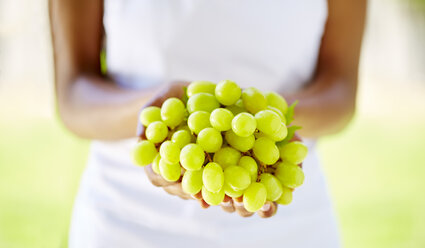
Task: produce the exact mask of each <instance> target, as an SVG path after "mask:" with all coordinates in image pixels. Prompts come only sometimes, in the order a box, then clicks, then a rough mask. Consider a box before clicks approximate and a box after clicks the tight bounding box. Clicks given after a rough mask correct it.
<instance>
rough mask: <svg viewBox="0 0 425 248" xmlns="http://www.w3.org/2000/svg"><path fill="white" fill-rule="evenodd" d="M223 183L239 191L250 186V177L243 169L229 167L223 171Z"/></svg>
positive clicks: (235, 166)
mask: <svg viewBox="0 0 425 248" xmlns="http://www.w3.org/2000/svg"><path fill="white" fill-rule="evenodd" d="M224 182H225V184H228V185H229V186H230V187H232V189H234V190H237V191H240V190H244V189H246V188H248V186H249V185H250V184H251V176H250V175H249V172H248V171H247V170H245V168H242V167H240V166H237V165H231V166H229V167H227V168H226V169H225V170H224Z"/></svg>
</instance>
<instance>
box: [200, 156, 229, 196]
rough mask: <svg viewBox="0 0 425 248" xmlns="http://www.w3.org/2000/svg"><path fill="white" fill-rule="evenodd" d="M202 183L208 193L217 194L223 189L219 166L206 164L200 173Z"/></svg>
mask: <svg viewBox="0 0 425 248" xmlns="http://www.w3.org/2000/svg"><path fill="white" fill-rule="evenodd" d="M202 182H204V186H205V188H207V190H208V191H210V192H213V193H217V192H219V191H220V190H221V189H222V188H223V183H224V173H223V169H222V168H221V166H220V165H219V164H217V163H214V162H210V163H208V164H207V165H206V166H205V168H204V171H203V173H202Z"/></svg>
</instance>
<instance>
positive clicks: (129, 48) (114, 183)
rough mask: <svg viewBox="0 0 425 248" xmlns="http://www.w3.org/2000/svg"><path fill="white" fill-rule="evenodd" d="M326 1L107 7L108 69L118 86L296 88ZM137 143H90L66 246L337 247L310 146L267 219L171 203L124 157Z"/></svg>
mask: <svg viewBox="0 0 425 248" xmlns="http://www.w3.org/2000/svg"><path fill="white" fill-rule="evenodd" d="M326 8H327V6H326V2H325V0H298V1H289V0H280V1H278V0H264V1H258V0H244V1H242V0H106V1H105V16H104V23H105V30H106V37H107V40H106V41H107V59H108V71H109V72H110V73H111V75H113V77H115V79H116V81H117V82H118V83H119V84H121V85H122V86H123V87H131V88H143V87H149V86H152V85H154V84H157V83H160V82H167V81H172V80H197V79H202V80H212V81H215V82H217V81H219V80H222V79H232V80H235V81H236V82H237V83H239V84H241V85H242V86H244V87H246V86H255V87H257V88H260V89H262V90H276V89H282V90H286V91H294V90H297V89H299V88H300V87H302V86H303V84H304V83H305V82H307V81H308V80H309V79H310V78H311V76H312V74H313V71H314V68H315V64H316V60H317V53H318V49H319V45H320V41H321V36H322V33H323V27H324V24H325V21H326V16H327V11H326ZM135 142H136V141H135V140H132V139H130V140H123V141H120V142H93V145H92V147H91V154H90V158H89V162H88V166H87V169H86V171H85V172H84V175H83V177H82V181H81V186H80V191H79V194H78V197H77V199H76V202H75V206H74V213H73V219H72V225H71V232H70V247H78V248H83V247H171V246H173V247H232V246H233V247H259V246H260V247H338V245H339V242H338V232H337V228H336V224H335V219H334V216H333V213H332V207H331V204H330V200H329V197H328V195H327V190H326V184H325V180H324V177H323V174H322V172H321V170H320V164H319V161H318V158H317V154H316V151H315V148H314V143H313V142H308V144H309V149H310V153H309V155H308V157H307V159H306V161H305V163H304V171H305V175H306V177H305V184H304V185H303V186H301V187H300V188H299V189H296V190H295V192H294V201H293V202H292V203H291V204H290V205H288V206H280V207H279V210H278V212H277V214H276V215H275V216H274V217H272V218H269V219H261V218H259V217H258V216H253V217H250V218H241V217H239V216H238V215H237V214H228V213H225V212H223V211H222V210H221V209H220V208H219V207H210V208H209V209H207V210H203V209H201V208H200V206H199V205H198V203H197V202H196V201H192V200H186V201H185V200H182V199H180V198H177V197H175V196H170V195H168V194H167V193H165V192H164V191H163V190H162V189H160V188H157V187H155V186H153V185H151V184H150V183H149V181H148V179H147V177H146V175H144V171H143V168H140V167H137V166H135V165H133V164H132V163H131V161H130V158H129V154H130V150H131V147H132V145H134V143H135Z"/></svg>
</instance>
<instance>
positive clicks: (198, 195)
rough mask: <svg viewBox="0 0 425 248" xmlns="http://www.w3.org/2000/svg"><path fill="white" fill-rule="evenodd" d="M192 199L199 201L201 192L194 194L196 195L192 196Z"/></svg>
mask: <svg viewBox="0 0 425 248" xmlns="http://www.w3.org/2000/svg"><path fill="white" fill-rule="evenodd" d="M192 197H193V198H194V199H197V200H201V199H202V192H201V191H199V192H198V193H196V194H194V195H192Z"/></svg>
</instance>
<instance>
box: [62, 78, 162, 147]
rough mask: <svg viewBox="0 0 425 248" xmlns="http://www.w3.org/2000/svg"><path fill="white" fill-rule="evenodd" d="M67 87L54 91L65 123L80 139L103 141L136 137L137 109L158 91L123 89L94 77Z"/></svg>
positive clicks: (76, 81) (82, 79)
mask: <svg viewBox="0 0 425 248" xmlns="http://www.w3.org/2000/svg"><path fill="white" fill-rule="evenodd" d="M68 86H69V88H68V89H66V90H60V89H59V90H58V91H57V98H58V99H57V101H58V109H59V115H60V117H61V119H62V121H63V122H64V124H65V125H66V126H67V128H68V129H70V130H71V131H72V132H73V133H75V134H77V135H78V136H80V137H83V138H89V139H106V140H114V139H123V138H130V137H135V136H136V126H137V118H138V113H139V110H140V108H141V107H142V106H143V105H144V104H145V103H146V102H147V101H148V100H149V99H150V98H151V97H152V96H153V95H154V94H156V93H157V92H158V90H159V88H152V89H147V90H139V91H138V90H126V89H122V88H120V87H118V86H117V85H116V84H114V83H113V82H112V81H110V80H108V79H105V78H102V77H100V76H96V75H81V76H78V77H77V78H75V80H74V82H73V83H72V84H69V85H68Z"/></svg>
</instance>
